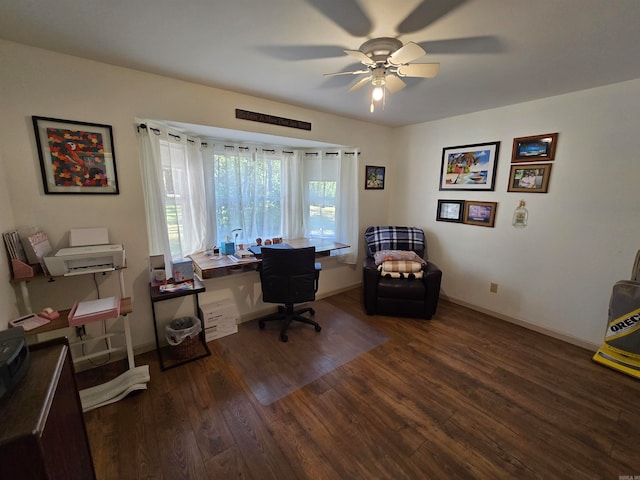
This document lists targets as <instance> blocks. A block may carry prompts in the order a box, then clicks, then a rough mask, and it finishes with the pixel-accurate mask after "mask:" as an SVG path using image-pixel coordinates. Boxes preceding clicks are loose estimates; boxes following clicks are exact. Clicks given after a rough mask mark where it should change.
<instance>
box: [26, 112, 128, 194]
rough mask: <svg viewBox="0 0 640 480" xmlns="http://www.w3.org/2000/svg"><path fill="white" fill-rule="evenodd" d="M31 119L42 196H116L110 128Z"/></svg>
mask: <svg viewBox="0 0 640 480" xmlns="http://www.w3.org/2000/svg"><path fill="white" fill-rule="evenodd" d="M32 118H33V128H34V130H35V135H36V144H37V146H38V156H39V157H40V169H41V171H42V183H43V185H44V193H48V194H59V193H76V194H77V193H80V194H96V193H99V194H103V193H106V194H117V193H118V176H117V173H116V159H115V154H114V148H113V135H112V132H111V125H102V124H99V123H87V122H76V121H73V120H61V119H58V118H47V117H35V116H34V117H32Z"/></svg>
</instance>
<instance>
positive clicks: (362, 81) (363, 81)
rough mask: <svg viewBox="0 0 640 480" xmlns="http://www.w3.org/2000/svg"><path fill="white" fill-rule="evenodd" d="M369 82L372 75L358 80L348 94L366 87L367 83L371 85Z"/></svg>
mask: <svg viewBox="0 0 640 480" xmlns="http://www.w3.org/2000/svg"><path fill="white" fill-rule="evenodd" d="M369 81H371V75H369V76H368V77H364V78H361V79H360V80H358V82H357V83H355V84H354V85H353V86H352V87H351V88H350V89H349V90H347V92H349V93H351V92H353V91H354V90H357V89H359V88H360V87H364V86H365V85H366V84H367V83H369Z"/></svg>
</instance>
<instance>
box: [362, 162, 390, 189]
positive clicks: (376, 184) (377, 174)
mask: <svg viewBox="0 0 640 480" xmlns="http://www.w3.org/2000/svg"><path fill="white" fill-rule="evenodd" d="M384 174H385V167H374V166H371V165H367V166H366V167H365V180H364V188H365V190H383V189H384Z"/></svg>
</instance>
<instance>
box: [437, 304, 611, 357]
mask: <svg viewBox="0 0 640 480" xmlns="http://www.w3.org/2000/svg"><path fill="white" fill-rule="evenodd" d="M440 298H441V299H443V300H446V301H448V302H451V303H455V304H456V305H460V306H462V307H466V308H469V309H471V310H475V311H476V312H480V313H484V314H486V315H491V316H492V317H496V318H498V319H500V320H504V321H505V322H509V323H513V324H515V325H519V326H521V327H524V328H527V329H529V330H533V331H534V332H538V333H542V334H543V335H547V336H549V337H552V338H556V339H558V340H562V341H563V342H567V343H570V344H572V345H576V346H578V347H582V348H586V349H587V350H592V351H596V350H598V348H600V344H593V343H591V342H587V341H585V340H582V339H580V338H576V337H573V336H571V335H567V334H566V333H563V332H559V331H557V330H553V329H551V328H546V327H541V326H540V325H536V324H534V323H531V322H527V321H525V320H520V319H518V318H514V317H510V316H508V315H504V314H502V313H500V312H495V311H493V310H490V309H488V308H484V307H479V306H477V305H473V304H471V303H467V302H465V301H464V300H460V299H459V298H453V297H449V296H447V295H444V294H443V293H442V292H441V293H440Z"/></svg>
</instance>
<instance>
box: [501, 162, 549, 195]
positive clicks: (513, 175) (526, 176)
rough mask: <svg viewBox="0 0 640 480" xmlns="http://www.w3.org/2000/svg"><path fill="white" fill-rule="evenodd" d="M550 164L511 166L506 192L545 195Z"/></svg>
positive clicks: (547, 188) (547, 187)
mask: <svg viewBox="0 0 640 480" xmlns="http://www.w3.org/2000/svg"><path fill="white" fill-rule="evenodd" d="M552 165H553V164H551V163H527V164H526V165H511V172H510V173H509V187H508V188H507V192H524V193H547V191H548V190H549V177H551V166H552Z"/></svg>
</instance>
